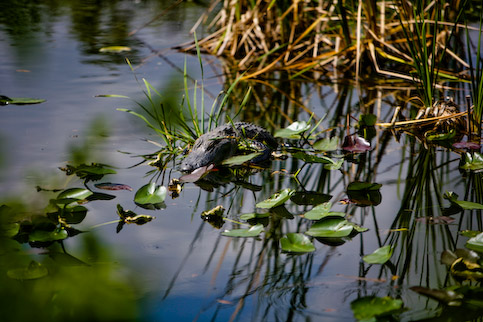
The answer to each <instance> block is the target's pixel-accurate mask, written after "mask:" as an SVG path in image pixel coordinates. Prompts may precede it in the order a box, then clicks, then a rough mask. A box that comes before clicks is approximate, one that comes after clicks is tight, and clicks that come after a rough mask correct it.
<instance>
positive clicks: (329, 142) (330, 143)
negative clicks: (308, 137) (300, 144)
mask: <svg viewBox="0 0 483 322" xmlns="http://www.w3.org/2000/svg"><path fill="white" fill-rule="evenodd" d="M312 147H313V148H314V149H315V150H317V151H324V152H326V151H335V150H337V148H338V147H339V138H338V137H335V136H334V137H332V138H323V139H322V140H318V141H317V142H315V143H314V145H313V146H312Z"/></svg>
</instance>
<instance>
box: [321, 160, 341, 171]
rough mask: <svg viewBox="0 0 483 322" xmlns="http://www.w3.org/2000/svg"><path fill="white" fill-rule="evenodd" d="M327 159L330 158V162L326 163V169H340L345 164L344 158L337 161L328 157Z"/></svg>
mask: <svg viewBox="0 0 483 322" xmlns="http://www.w3.org/2000/svg"><path fill="white" fill-rule="evenodd" d="M327 160H329V161H330V162H329V163H327V164H324V169H326V170H331V171H332V170H339V169H340V168H341V167H342V165H343V164H344V159H338V160H337V161H334V160H332V159H331V158H327Z"/></svg>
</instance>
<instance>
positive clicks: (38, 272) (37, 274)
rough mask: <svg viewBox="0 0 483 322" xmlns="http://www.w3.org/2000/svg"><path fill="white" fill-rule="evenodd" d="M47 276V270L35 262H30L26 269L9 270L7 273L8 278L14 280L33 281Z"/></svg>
mask: <svg viewBox="0 0 483 322" xmlns="http://www.w3.org/2000/svg"><path fill="white" fill-rule="evenodd" d="M48 274H49V271H48V270H47V268H46V267H45V266H43V265H42V264H40V263H39V262H36V261H31V262H30V264H29V266H27V267H22V268H15V269H10V270H8V272H7V275H8V277H10V278H13V279H16V280H33V279H38V278H41V277H44V276H47V275H48Z"/></svg>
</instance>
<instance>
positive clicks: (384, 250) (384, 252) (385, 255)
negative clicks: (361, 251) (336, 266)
mask: <svg viewBox="0 0 483 322" xmlns="http://www.w3.org/2000/svg"><path fill="white" fill-rule="evenodd" d="M393 251H394V248H393V247H392V246H391V245H387V246H383V247H381V248H378V249H376V250H375V251H374V252H373V253H372V254H369V255H366V256H364V257H363V258H362V259H363V260H364V262H366V263H368V264H384V263H385V262H387V261H388V260H389V259H390V258H391V256H392V252H393Z"/></svg>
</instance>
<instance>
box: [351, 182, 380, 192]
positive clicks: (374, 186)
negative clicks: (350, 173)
mask: <svg viewBox="0 0 483 322" xmlns="http://www.w3.org/2000/svg"><path fill="white" fill-rule="evenodd" d="M381 187H382V184H379V183H370V182H360V181H354V182H351V183H349V185H348V186H347V191H361V190H369V191H373V190H379V189H380V188H381Z"/></svg>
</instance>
